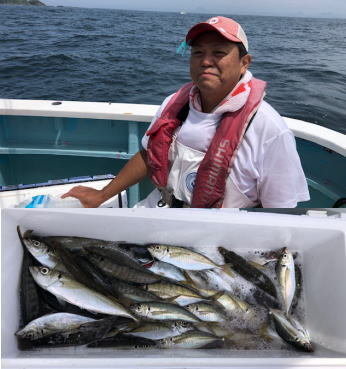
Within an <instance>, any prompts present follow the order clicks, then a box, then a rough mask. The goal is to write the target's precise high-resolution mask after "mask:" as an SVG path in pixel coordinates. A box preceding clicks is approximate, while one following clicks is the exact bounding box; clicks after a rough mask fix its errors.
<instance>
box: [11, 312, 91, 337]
mask: <svg viewBox="0 0 346 369" xmlns="http://www.w3.org/2000/svg"><path fill="white" fill-rule="evenodd" d="M92 321H95V319H92V318H88V317H85V316H82V315H76V314H70V313H54V314H47V315H43V316H41V317H39V318H37V319H34V320H33V321H31V322H30V323H28V324H27V325H26V326H25V327H24V328H22V329H20V330H19V331H17V332H16V333H15V335H16V336H18V337H20V338H26V339H29V340H36V339H38V338H42V337H44V336H48V335H50V334H53V333H56V332H61V331H66V330H73V329H77V328H79V327H80V326H81V325H82V324H84V323H87V322H92Z"/></svg>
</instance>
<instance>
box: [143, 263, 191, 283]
mask: <svg viewBox="0 0 346 369" xmlns="http://www.w3.org/2000/svg"><path fill="white" fill-rule="evenodd" d="M143 266H144V267H145V268H147V269H149V270H150V271H151V272H153V273H155V274H158V275H161V276H163V277H166V278H169V279H171V280H173V281H177V282H180V281H185V276H184V273H183V272H182V270H180V269H179V268H177V267H176V266H174V265H172V264H168V263H165V262H164V261H158V260H155V261H151V262H147V263H146V264H143Z"/></svg>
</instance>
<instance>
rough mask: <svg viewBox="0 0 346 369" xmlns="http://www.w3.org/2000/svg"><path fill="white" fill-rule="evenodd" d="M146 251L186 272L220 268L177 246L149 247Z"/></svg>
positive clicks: (199, 255)
mask: <svg viewBox="0 0 346 369" xmlns="http://www.w3.org/2000/svg"><path fill="white" fill-rule="evenodd" d="M148 251H149V252H150V253H151V255H152V256H154V257H155V258H156V259H159V260H161V261H164V262H166V263H169V264H173V265H175V266H176V267H178V268H182V269H187V270H205V269H213V268H221V266H220V265H218V264H215V263H214V262H213V261H212V260H210V259H209V258H208V257H206V256H204V255H202V254H199V253H197V252H195V251H192V250H190V249H187V248H185V247H179V246H169V245H155V244H154V245H151V246H149V247H148Z"/></svg>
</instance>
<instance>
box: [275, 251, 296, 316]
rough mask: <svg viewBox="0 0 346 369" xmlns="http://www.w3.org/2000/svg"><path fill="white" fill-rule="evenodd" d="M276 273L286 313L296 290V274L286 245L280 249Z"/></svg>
mask: <svg viewBox="0 0 346 369" xmlns="http://www.w3.org/2000/svg"><path fill="white" fill-rule="evenodd" d="M276 273H277V277H278V282H279V286H280V292H281V295H282V297H283V307H284V311H285V312H286V314H288V313H289V311H290V308H291V305H292V300H293V297H294V294H295V291H296V276H295V267H294V260H293V256H292V253H291V252H290V251H289V249H288V248H287V247H285V248H284V249H283V250H282V253H281V256H280V258H279V260H278V262H277V264H276Z"/></svg>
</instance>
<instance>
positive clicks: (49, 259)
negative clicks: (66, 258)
mask: <svg viewBox="0 0 346 369" xmlns="http://www.w3.org/2000/svg"><path fill="white" fill-rule="evenodd" d="M17 231H18V235H19V238H20V239H21V241H22V242H23V244H24V245H25V247H26V249H27V250H28V251H29V252H30V254H31V255H32V256H33V257H34V258H35V259H36V260H37V261H38V262H39V263H40V264H41V265H43V266H46V267H48V268H51V269H53V268H54V269H57V270H61V271H62V272H66V268H65V267H64V265H63V264H62V262H61V260H60V258H59V257H58V255H57V254H56V252H55V250H54V249H52V248H51V247H49V245H47V243H45V242H43V241H42V240H40V239H39V237H36V236H35V235H33V231H32V230H28V231H26V232H25V233H24V234H23V235H22V233H21V231H20V229H19V227H18V228H17Z"/></svg>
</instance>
